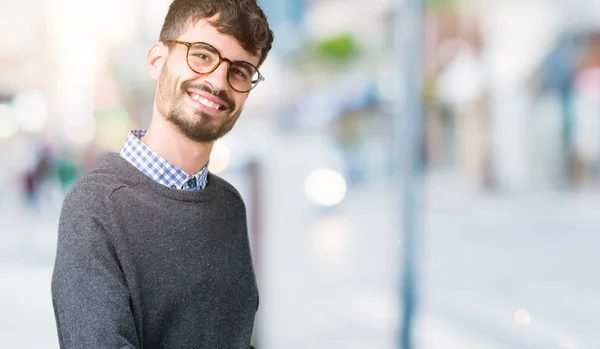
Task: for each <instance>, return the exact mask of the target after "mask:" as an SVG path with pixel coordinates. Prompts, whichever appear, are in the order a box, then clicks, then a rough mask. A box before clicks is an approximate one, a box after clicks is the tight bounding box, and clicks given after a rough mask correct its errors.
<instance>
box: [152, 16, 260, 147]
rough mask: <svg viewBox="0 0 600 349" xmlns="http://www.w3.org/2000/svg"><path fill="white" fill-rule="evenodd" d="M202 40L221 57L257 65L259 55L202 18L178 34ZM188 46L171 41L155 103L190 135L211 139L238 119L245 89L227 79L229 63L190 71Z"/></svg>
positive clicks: (194, 137)
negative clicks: (206, 70) (199, 71)
mask: <svg viewBox="0 0 600 349" xmlns="http://www.w3.org/2000/svg"><path fill="white" fill-rule="evenodd" d="M173 39H176V40H179V41H186V42H198V41H201V42H205V43H207V44H210V45H212V46H213V47H214V48H216V49H217V50H218V51H219V52H220V54H221V57H223V58H228V59H230V60H231V61H246V62H249V63H251V64H253V65H254V66H257V65H258V61H259V57H257V56H254V55H252V54H251V53H249V52H247V51H245V50H244V49H243V48H242V46H240V44H239V43H238V42H237V41H236V39H235V38H233V37H232V36H229V35H226V34H222V33H219V32H218V31H217V29H215V28H214V27H213V26H212V25H211V24H210V23H209V22H208V21H206V20H205V19H202V20H200V21H198V22H196V23H192V24H190V25H189V26H188V29H187V30H186V31H185V32H184V33H182V35H181V36H180V37H179V38H173ZM186 54H187V47H186V46H185V45H182V44H174V46H173V47H172V48H171V49H170V51H169V54H168V57H167V59H166V62H165V63H164V65H163V66H162V69H161V71H160V75H159V77H158V84H157V91H156V101H155V103H156V107H157V109H158V112H159V113H160V114H161V115H162V116H163V117H165V118H166V119H167V120H169V121H170V122H172V123H173V124H175V125H176V126H177V127H178V129H179V130H180V131H181V132H182V133H183V134H184V135H185V136H186V137H188V138H189V139H192V140H194V141H197V142H212V141H215V140H217V139H219V138H221V137H223V136H224V135H225V134H226V133H227V132H229V131H230V130H231V129H232V128H233V125H234V124H235V122H236V121H237V119H238V117H239V116H240V113H241V112H242V108H243V106H244V103H245V102H246V98H248V93H241V92H237V91H235V90H234V89H233V88H232V87H231V86H230V85H229V83H228V81H227V70H228V68H229V64H228V63H227V62H223V63H221V64H220V65H219V66H218V67H217V69H216V70H215V71H213V72H212V73H210V74H208V75H200V74H197V73H195V72H194V71H192V70H191V69H190V68H189V66H188V64H187V61H186Z"/></svg>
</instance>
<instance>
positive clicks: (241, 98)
mask: <svg viewBox="0 0 600 349" xmlns="http://www.w3.org/2000/svg"><path fill="white" fill-rule="evenodd" d="M246 99H248V94H247V93H245V94H241V93H236V96H235V97H234V101H235V106H236V107H237V109H238V110H239V109H241V108H242V107H243V106H244V103H246Z"/></svg>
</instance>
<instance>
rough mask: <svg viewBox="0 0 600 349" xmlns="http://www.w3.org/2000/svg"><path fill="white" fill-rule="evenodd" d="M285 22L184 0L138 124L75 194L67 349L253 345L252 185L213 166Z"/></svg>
mask: <svg viewBox="0 0 600 349" xmlns="http://www.w3.org/2000/svg"><path fill="white" fill-rule="evenodd" d="M272 41H273V33H272V31H271V30H270V29H269V26H268V23H267V21H266V17H265V15H264V13H263V11H262V10H261V9H260V8H259V7H258V6H257V4H256V1H255V0H175V1H174V2H173V3H172V4H171V6H170V8H169V11H168V13H167V16H166V18H165V22H164V25H163V28H162V31H161V34H160V41H159V42H158V43H156V44H154V45H153V46H152V48H151V49H150V51H149V53H148V57H147V61H146V68H147V71H148V74H149V75H150V76H151V77H152V78H153V79H157V88H156V94H155V99H154V108H153V115H152V120H151V123H150V126H149V127H148V130H147V131H144V130H134V131H132V132H130V133H129V135H128V136H127V139H126V142H125V145H124V146H123V148H122V150H121V152H120V153H119V154H117V153H110V154H108V155H107V156H106V157H105V158H104V159H103V160H102V161H101V163H100V164H99V165H98V167H97V168H96V169H95V170H93V171H91V172H90V173H88V174H87V175H85V176H84V177H82V178H81V179H80V180H79V181H78V183H77V184H76V185H75V186H74V188H73V189H72V190H71V192H70V193H69V194H68V196H67V197H66V199H65V201H64V203H63V208H62V212H61V217H60V224H59V235H58V248H57V255H56V263H55V267H54V273H53V277H52V297H53V305H54V312H55V317H56V322H57V328H58V335H59V342H60V346H61V348H85V349H93V348H102V349H107V348H115V349H117V348H119V349H122V348H177V349H180V348H206V349H209V348H210V349H217V348H218V349H222V348H236V349H237V348H249V347H250V342H251V337H252V330H253V326H254V317H255V313H256V310H257V308H258V291H257V287H256V281H255V277H254V270H253V267H252V259H251V255H250V248H249V243H248V235H247V225H246V212H245V206H244V203H243V201H242V199H241V197H240V195H239V193H238V192H237V191H236V190H235V189H234V188H233V187H232V186H231V185H230V184H229V183H227V182H226V181H225V180H223V179H221V178H219V177H217V176H216V175H213V174H211V173H209V172H208V169H207V164H208V160H209V155H210V152H211V150H212V147H213V143H214V141H215V140H217V139H218V138H220V137H222V136H223V135H225V134H226V133H227V132H229V131H230V130H231V128H232V127H233V126H234V124H235V122H236V120H237V119H238V117H239V116H240V113H241V111H242V107H243V105H244V102H245V101H246V98H248V93H249V92H250V90H251V89H253V88H254V87H255V86H256V84H258V82H260V81H261V80H263V77H262V76H261V74H260V73H259V72H258V68H257V67H259V66H260V65H261V64H262V63H263V62H264V60H265V58H266V56H267V53H268V52H269V50H270V49H271V44H272Z"/></svg>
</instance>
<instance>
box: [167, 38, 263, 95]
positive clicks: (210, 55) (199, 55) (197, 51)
mask: <svg viewBox="0 0 600 349" xmlns="http://www.w3.org/2000/svg"><path fill="white" fill-rule="evenodd" d="M163 42H164V43H175V44H181V45H185V46H187V54H186V61H187V64H188V66H189V67H190V69H191V70H192V71H194V72H195V73H197V74H200V75H208V74H210V73H212V72H214V71H215V70H217V68H218V67H219V65H221V63H223V62H227V63H229V68H228V69H227V82H228V83H229V86H231V88H232V89H234V90H236V91H237V92H240V93H248V92H250V90H252V89H253V88H255V87H256V85H258V83H259V82H261V81H264V80H265V78H264V77H263V76H262V75H261V74H260V72H259V71H258V68H256V67H255V66H254V65H252V64H250V63H248V62H245V61H232V60H230V59H227V58H224V57H221V54H220V53H219V51H218V50H217V49H216V48H214V47H213V46H211V45H209V44H207V43H205V42H186V41H179V40H167V41H163Z"/></svg>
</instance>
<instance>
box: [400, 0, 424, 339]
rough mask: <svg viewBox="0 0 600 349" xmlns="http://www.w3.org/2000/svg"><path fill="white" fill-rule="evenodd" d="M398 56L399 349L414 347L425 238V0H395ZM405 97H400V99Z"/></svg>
mask: <svg viewBox="0 0 600 349" xmlns="http://www.w3.org/2000/svg"><path fill="white" fill-rule="evenodd" d="M395 10H396V11H395V16H394V18H395V25H394V27H395V35H394V37H395V52H396V54H395V58H396V62H398V63H400V62H402V66H401V68H400V69H398V72H399V73H400V74H398V78H399V80H400V81H399V83H400V84H401V86H402V89H401V91H403V92H404V95H403V97H404V98H399V100H400V101H402V103H398V104H397V109H396V118H395V126H394V139H395V140H396V147H398V149H396V154H397V156H398V157H399V158H398V160H399V161H400V167H399V168H398V167H397V170H398V171H397V173H398V174H399V184H400V189H401V197H400V200H401V206H400V207H401V209H402V215H401V217H402V230H403V231H402V233H403V236H402V240H401V243H402V246H403V249H402V256H403V258H402V271H401V272H402V274H401V289H400V295H399V296H400V297H399V298H400V299H399V304H400V306H401V314H402V315H401V323H400V326H401V328H400V333H399V345H400V346H399V347H400V348H402V349H412V348H413V347H414V345H413V342H414V341H413V324H414V319H415V310H416V305H417V289H418V287H417V286H418V282H417V273H418V271H417V261H418V251H419V243H418V241H419V235H420V234H421V227H420V221H421V195H422V180H423V178H422V175H423V164H422V162H423V161H422V160H423V159H422V156H423V149H422V148H423V145H424V144H423V107H422V79H423V75H422V67H421V66H422V57H421V56H422V53H423V48H422V45H423V34H422V31H423V18H422V16H423V10H422V3H421V0H396V8H395ZM399 97H400V96H399Z"/></svg>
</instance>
